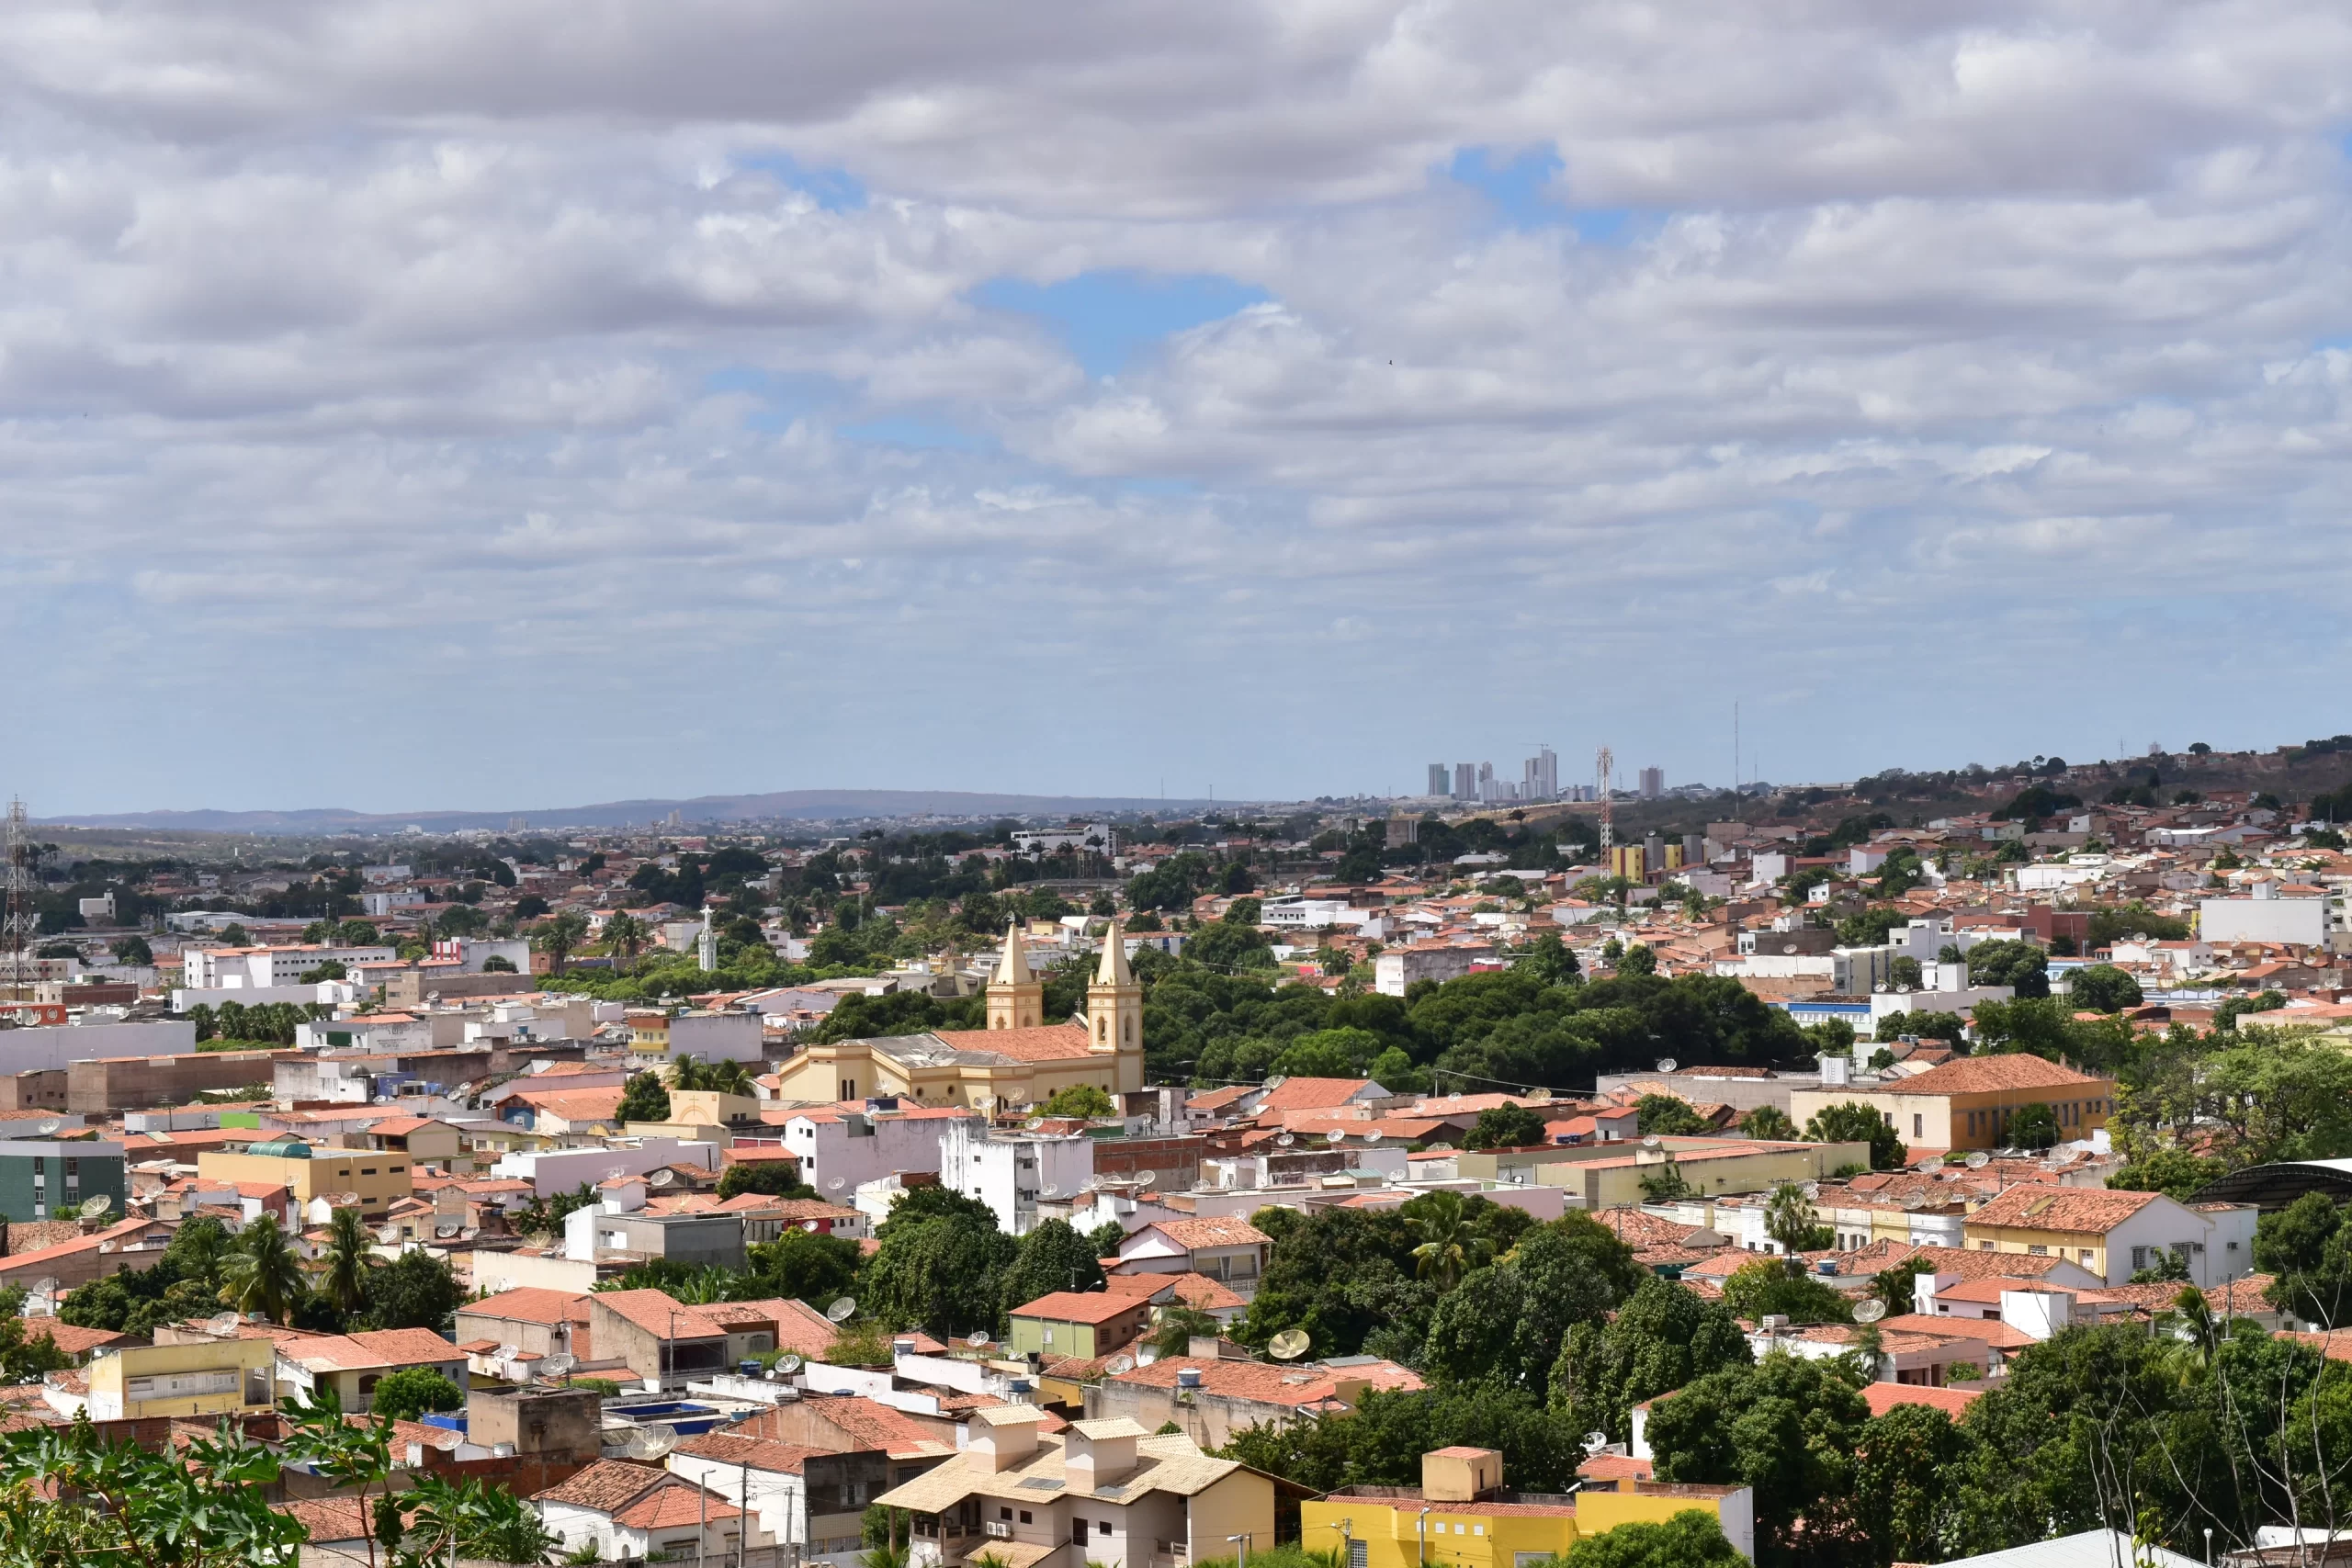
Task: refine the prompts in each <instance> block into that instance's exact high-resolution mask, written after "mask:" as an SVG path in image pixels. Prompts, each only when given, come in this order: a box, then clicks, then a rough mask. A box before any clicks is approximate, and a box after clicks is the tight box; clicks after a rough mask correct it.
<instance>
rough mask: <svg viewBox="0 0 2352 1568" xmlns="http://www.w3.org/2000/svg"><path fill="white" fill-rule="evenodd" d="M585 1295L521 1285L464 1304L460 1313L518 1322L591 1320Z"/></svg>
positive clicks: (547, 1322) (587, 1299) (549, 1322)
mask: <svg viewBox="0 0 2352 1568" xmlns="http://www.w3.org/2000/svg"><path fill="white" fill-rule="evenodd" d="M588 1302H589V1298H588V1297H587V1296H585V1295H575V1294H573V1293H572V1292H570V1291H549V1290H543V1289H541V1288H540V1287H538V1286H537V1285H524V1286H519V1287H517V1288H516V1289H515V1290H512V1291H503V1292H500V1293H499V1294H497V1295H494V1296H487V1297H484V1298H483V1299H482V1300H481V1301H478V1302H468V1303H465V1304H464V1305H462V1306H460V1307H459V1308H458V1312H460V1313H473V1314H476V1315H478V1316H481V1317H503V1318H510V1319H512V1320H513V1321H515V1322H516V1323H544V1324H549V1325H552V1324H558V1323H585V1322H587V1321H588Z"/></svg>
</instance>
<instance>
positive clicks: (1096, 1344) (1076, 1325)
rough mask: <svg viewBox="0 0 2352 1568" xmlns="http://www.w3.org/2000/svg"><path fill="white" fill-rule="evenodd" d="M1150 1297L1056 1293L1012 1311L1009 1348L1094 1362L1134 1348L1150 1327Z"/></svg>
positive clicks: (1021, 1353)
mask: <svg viewBox="0 0 2352 1568" xmlns="http://www.w3.org/2000/svg"><path fill="white" fill-rule="evenodd" d="M1151 1311H1152V1303H1151V1298H1150V1297H1149V1296H1147V1295H1142V1294H1140V1293H1133V1292H1108V1291H1087V1292H1074V1291H1056V1292H1053V1293H1052V1294H1051V1295H1045V1296H1039V1297H1038V1298H1037V1299H1036V1300H1035V1301H1034V1302H1025V1303H1023V1304H1021V1305H1020V1306H1017V1307H1014V1308H1013V1309H1012V1314H1011V1316H1012V1334H1011V1336H1010V1337H1009V1339H1008V1343H1007V1345H1006V1348H1008V1349H1010V1350H1011V1351H1012V1353H1013V1354H1014V1355H1016V1356H1029V1355H1036V1356H1043V1357H1046V1358H1048V1359H1056V1360H1058V1359H1063V1358H1065V1357H1070V1356H1075V1357H1078V1358H1080V1359H1084V1360H1092V1359H1094V1358H1096V1357H1098V1356H1107V1355H1109V1354H1110V1353H1111V1352H1112V1351H1113V1350H1114V1349H1116V1348H1119V1347H1120V1346H1123V1345H1127V1344H1131V1343H1133V1342H1134V1340H1135V1339H1136V1337H1138V1336H1139V1335H1141V1334H1142V1333H1143V1331H1144V1330H1145V1328H1147V1327H1148V1326H1149V1325H1150V1323H1151Z"/></svg>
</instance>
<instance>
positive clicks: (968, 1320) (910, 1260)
mask: <svg viewBox="0 0 2352 1568" xmlns="http://www.w3.org/2000/svg"><path fill="white" fill-rule="evenodd" d="M933 1190H937V1189H918V1190H916V1191H915V1192H913V1193H910V1194H908V1195H907V1197H905V1198H902V1199H900V1200H899V1203H898V1205H897V1209H896V1210H894V1211H893V1213H892V1214H891V1217H890V1219H889V1220H888V1222H887V1223H886V1224H884V1226H883V1227H882V1232H881V1233H880V1246H879V1247H878V1248H877V1249H876V1252H875V1254H874V1256H873V1257H872V1258H869V1259H867V1260H866V1265H865V1274H864V1277H863V1278H862V1279H861V1280H860V1281H859V1286H858V1292H857V1297H858V1300H859V1302H860V1303H863V1307H864V1310H865V1312H866V1313H868V1314H871V1315H872V1316H873V1317H874V1318H875V1319H876V1321H877V1322H879V1323H881V1324H882V1325H885V1326H887V1327H890V1328H922V1329H928V1330H929V1331H931V1332H932V1333H933V1334H936V1335H940V1336H942V1337H949V1336H956V1335H962V1334H967V1333H969V1332H970V1331H971V1330H973V1329H976V1328H978V1329H985V1330H988V1331H989V1332H994V1330H995V1328H996V1325H997V1319H998V1317H999V1315H1000V1310H1001V1305H1002V1301H1003V1298H1002V1294H1001V1277H1002V1276H1003V1274H1004V1273H1005V1271H1006V1270H1007V1269H1010V1268H1011V1267H1012V1264H1013V1262H1014V1261H1015V1259H1016V1258H1017V1257H1018V1256H1019V1250H1020V1249H1019V1245H1018V1244H1017V1243H1016V1242H1014V1240H1013V1239H1012V1237H1011V1236H1009V1235H1005V1234H1004V1233H1003V1232H1002V1231H1001V1230H999V1229H997V1225H996V1216H995V1214H994V1213H993V1212H990V1213H989V1216H988V1218H987V1219H986V1220H985V1221H982V1220H980V1219H978V1218H976V1217H974V1216H971V1215H969V1214H943V1215H941V1216H939V1217H937V1218H932V1219H912V1220H908V1219H902V1218H901V1217H900V1213H899V1211H903V1210H904V1209H905V1208H906V1206H907V1205H908V1204H909V1203H910V1202H912V1201H914V1200H915V1199H916V1198H917V1197H919V1196H920V1195H922V1193H923V1192H925V1191H933Z"/></svg>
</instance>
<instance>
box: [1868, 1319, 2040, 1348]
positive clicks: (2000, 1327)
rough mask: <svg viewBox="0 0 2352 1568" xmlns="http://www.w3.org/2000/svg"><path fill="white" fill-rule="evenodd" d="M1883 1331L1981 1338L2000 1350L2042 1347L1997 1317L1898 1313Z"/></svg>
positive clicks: (1882, 1325) (1883, 1324) (1881, 1322)
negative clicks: (2030, 1346)
mask: <svg viewBox="0 0 2352 1568" xmlns="http://www.w3.org/2000/svg"><path fill="white" fill-rule="evenodd" d="M1878 1325H1879V1327H1880V1328H1881V1329H1896V1330H1901V1331H1903V1332H1905V1333H1910V1334H1930V1335H1940V1336H1942V1337H1946V1338H1960V1339H1981V1340H1983V1341H1984V1342H1985V1344H1986V1345H1989V1346H1991V1347H1992V1348H1994V1349H1996V1350H2022V1349H2024V1348H2026V1347H2027V1346H2029V1345H2038V1344H2040V1343H2041V1341H2040V1340H2038V1339H2036V1338H2034V1337H2033V1336H2032V1335H2030V1334H2028V1333H2027V1332H2026V1331H2025V1330H2024V1329H2022V1328H2012V1327H2011V1326H2010V1325H2007V1324H2006V1323H2003V1322H2002V1321H2001V1320H2000V1319H1999V1318H1997V1317H1990V1318H1986V1317H1945V1316H1943V1315H1941V1314H1937V1315H1935V1316H1928V1315H1927V1314H1921V1313H1916V1312H1905V1313H1897V1314H1893V1315H1891V1316H1888V1317H1883V1318H1881V1319H1879V1324H1878Z"/></svg>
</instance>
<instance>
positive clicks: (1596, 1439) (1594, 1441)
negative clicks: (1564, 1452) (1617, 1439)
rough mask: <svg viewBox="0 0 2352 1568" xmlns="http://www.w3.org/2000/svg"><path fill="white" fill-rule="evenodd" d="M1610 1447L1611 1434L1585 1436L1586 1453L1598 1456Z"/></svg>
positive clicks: (1590, 1433) (1599, 1433)
mask: <svg viewBox="0 0 2352 1568" xmlns="http://www.w3.org/2000/svg"><path fill="white" fill-rule="evenodd" d="M1608 1446H1609V1434H1608V1433H1606V1432H1587V1433H1586V1434H1585V1435H1584V1451H1585V1452H1587V1453H1589V1454H1597V1453H1599V1452H1600V1450H1603V1449H1605V1448H1607V1447H1608Z"/></svg>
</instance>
